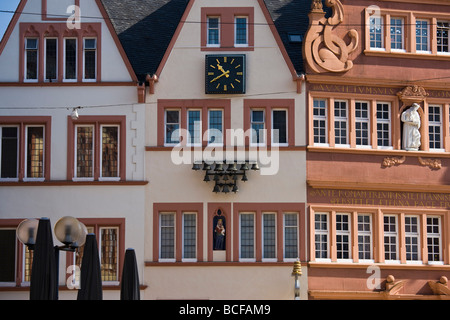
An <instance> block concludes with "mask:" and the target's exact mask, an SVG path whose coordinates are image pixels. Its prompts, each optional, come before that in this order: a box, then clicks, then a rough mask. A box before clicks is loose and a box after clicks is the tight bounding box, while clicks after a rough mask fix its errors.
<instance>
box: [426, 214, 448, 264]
mask: <svg viewBox="0 0 450 320" xmlns="http://www.w3.org/2000/svg"><path fill="white" fill-rule="evenodd" d="M429 218H430V219H438V223H439V224H438V228H439V232H438V233H435V232H428V226H429V224H428V221H427V256H428V255H429V252H428V239H429V238H432V239H436V238H438V239H439V261H431V260H430V259H428V264H437V265H442V264H444V261H443V260H444V252H443V247H442V218H441V216H433V215H427V219H429Z"/></svg>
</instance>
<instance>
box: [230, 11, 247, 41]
mask: <svg viewBox="0 0 450 320" xmlns="http://www.w3.org/2000/svg"><path fill="white" fill-rule="evenodd" d="M238 19H245V42H243V43H238V40H239V34H238V32H239V30H238V25H239V24H238ZM248 21H249V18H248V16H244V15H236V16H234V46H235V47H237V48H238V47H248Z"/></svg>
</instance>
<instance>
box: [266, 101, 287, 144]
mask: <svg viewBox="0 0 450 320" xmlns="http://www.w3.org/2000/svg"><path fill="white" fill-rule="evenodd" d="M278 111H284V112H285V114H286V118H285V127H286V129H285V131H286V132H285V135H286V142H279V141H278V142H275V141H274V139H275V134H274V132H275V131H274V130H276V129H275V128H274V125H275V121H274V119H275V117H274V113H275V112H278ZM271 112H272V117H271V119H272V121H271V122H272V123H271V125H272V127H271V135H270V137H271V145H273V146H280V147H287V146H288V145H289V110H288V109H287V108H272V110H271ZM278 138H279V136H278Z"/></svg>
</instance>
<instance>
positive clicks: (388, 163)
mask: <svg viewBox="0 0 450 320" xmlns="http://www.w3.org/2000/svg"><path fill="white" fill-rule="evenodd" d="M405 160H406V157H405V156H403V157H386V158H384V159H383V167H386V168H390V167H392V166H398V165H400V164H402V163H403V162H405Z"/></svg>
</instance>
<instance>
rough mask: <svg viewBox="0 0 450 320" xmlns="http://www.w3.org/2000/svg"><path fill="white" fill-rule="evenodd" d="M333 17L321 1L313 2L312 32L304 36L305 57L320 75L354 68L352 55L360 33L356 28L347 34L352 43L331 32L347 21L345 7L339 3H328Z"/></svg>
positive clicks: (330, 0)
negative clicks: (347, 42)
mask: <svg viewBox="0 0 450 320" xmlns="http://www.w3.org/2000/svg"><path fill="white" fill-rule="evenodd" d="M325 5H326V6H328V7H331V8H332V10H333V14H332V15H331V17H329V18H328V19H327V18H325V12H324V11H323V8H322V1H321V0H313V2H312V5H311V12H310V13H309V20H310V22H309V29H308V32H307V34H306V37H305V44H304V47H303V54H304V57H305V59H306V62H307V63H308V65H309V66H310V67H311V69H313V70H314V71H315V72H317V73H322V72H344V71H348V70H350V69H351V68H352V67H353V62H352V61H351V60H350V59H349V54H350V53H352V52H353V51H355V49H356V48H357V46H358V39H359V37H358V33H357V32H356V30H355V29H351V30H349V31H348V32H347V35H348V37H349V38H350V43H349V44H346V43H345V41H344V40H343V39H341V38H340V37H338V36H337V35H335V34H333V33H332V31H333V29H334V28H335V27H337V26H338V25H339V24H340V23H341V22H342V21H344V6H343V5H342V3H341V2H340V1H339V0H325Z"/></svg>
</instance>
